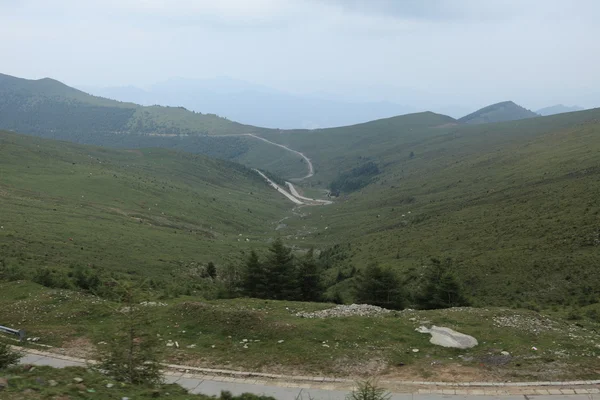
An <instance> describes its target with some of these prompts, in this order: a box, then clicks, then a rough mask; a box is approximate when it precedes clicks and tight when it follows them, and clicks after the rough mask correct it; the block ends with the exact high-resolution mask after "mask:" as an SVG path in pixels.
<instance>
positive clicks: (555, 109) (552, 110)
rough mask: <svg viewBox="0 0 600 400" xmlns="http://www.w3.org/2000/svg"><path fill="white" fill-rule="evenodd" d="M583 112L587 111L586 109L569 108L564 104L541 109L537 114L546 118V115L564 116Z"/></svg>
mask: <svg viewBox="0 0 600 400" xmlns="http://www.w3.org/2000/svg"><path fill="white" fill-rule="evenodd" d="M583 110H585V108H583V107H579V106H571V107H569V106H565V105H562V104H557V105H555V106H550V107H545V108H540V109H539V110H537V111H536V113H537V114H540V115H544V116H546V115H554V114H562V113H568V112H575V111H583Z"/></svg>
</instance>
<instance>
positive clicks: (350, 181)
mask: <svg viewBox="0 0 600 400" xmlns="http://www.w3.org/2000/svg"><path fill="white" fill-rule="evenodd" d="M378 174H379V167H378V166H377V164H375V163H374V162H373V161H369V162H367V163H365V164H362V165H360V166H358V167H356V168H353V169H351V170H350V171H346V172H343V173H341V174H340V175H338V177H337V178H336V179H335V180H334V181H333V182H331V184H330V185H329V188H330V189H331V193H332V194H334V195H335V196H339V194H340V193H348V192H354V191H356V190H358V189H360V188H363V187H365V186H367V185H368V184H369V183H370V182H371V179H372V178H373V177H375V176H376V175H378Z"/></svg>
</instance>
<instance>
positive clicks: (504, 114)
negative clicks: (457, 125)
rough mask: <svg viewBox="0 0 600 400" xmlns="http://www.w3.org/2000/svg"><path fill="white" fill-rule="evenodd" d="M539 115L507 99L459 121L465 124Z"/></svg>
mask: <svg viewBox="0 0 600 400" xmlns="http://www.w3.org/2000/svg"><path fill="white" fill-rule="evenodd" d="M534 117H539V115H538V114H536V113H534V112H533V111H531V110H528V109H526V108H524V107H521V106H520V105H518V104H516V103H515V102H514V101H511V100H507V101H502V102H500V103H495V104H491V105H489V106H486V107H483V108H481V109H479V110H477V111H475V112H473V113H471V114H469V115H466V116H464V117H462V118H460V119H459V120H458V121H459V122H462V123H464V124H487V123H492V122H504V121H515V120H519V119H526V118H534Z"/></svg>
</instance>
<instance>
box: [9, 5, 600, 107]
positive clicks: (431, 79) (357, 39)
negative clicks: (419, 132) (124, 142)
mask: <svg viewBox="0 0 600 400" xmlns="http://www.w3.org/2000/svg"><path fill="white" fill-rule="evenodd" d="M599 20H600V1H598V0H564V1H559V0H503V1H500V0H206V1H205V0H53V1H47V0H0V35H1V37H2V38H3V39H2V40H0V54H1V59H2V62H1V63H0V72H3V73H7V74H11V75H16V76H20V77H26V78H41V77H46V76H49V77H53V78H56V79H59V80H61V81H63V82H66V83H68V84H74V85H100V86H119V85H137V86H143V85H147V84H150V83H154V82H158V81H162V80H165V79H168V78H171V77H186V78H212V77H216V76H228V77H232V78H237V79H242V80H246V81H249V82H254V83H260V84H264V85H267V86H270V87H274V88H278V89H282V90H287V91H296V92H325V93H332V94H335V95H336V96H343V97H346V98H348V99H349V100H367V99H368V100H393V101H399V102H403V103H410V102H414V103H415V104H419V105H421V104H432V105H434V104H437V105H439V104H456V105H463V106H468V107H475V106H481V105H485V104H488V103H492V102H497V101H501V100H508V99H511V100H514V101H516V102H518V103H520V104H522V105H524V106H526V107H528V108H532V109H537V108H539V107H542V106H546V105H552V104H555V103H565V104H579V105H582V106H584V107H593V106H600V73H599V72H598V71H600V67H599V66H600V39H599V38H600V24H599V23H598V21H599Z"/></svg>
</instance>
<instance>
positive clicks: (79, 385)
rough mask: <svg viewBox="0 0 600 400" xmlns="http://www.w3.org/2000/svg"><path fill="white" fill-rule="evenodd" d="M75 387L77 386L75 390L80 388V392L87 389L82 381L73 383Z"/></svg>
mask: <svg viewBox="0 0 600 400" xmlns="http://www.w3.org/2000/svg"><path fill="white" fill-rule="evenodd" d="M75 387H76V388H77V390H81V391H82V392H84V391H86V390H87V387H86V386H85V385H84V384H83V383H78V384H76V385H75Z"/></svg>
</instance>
